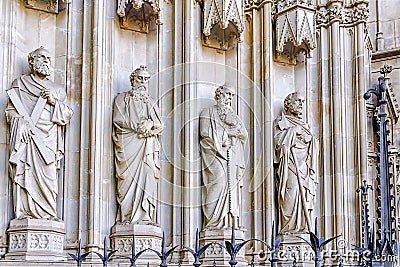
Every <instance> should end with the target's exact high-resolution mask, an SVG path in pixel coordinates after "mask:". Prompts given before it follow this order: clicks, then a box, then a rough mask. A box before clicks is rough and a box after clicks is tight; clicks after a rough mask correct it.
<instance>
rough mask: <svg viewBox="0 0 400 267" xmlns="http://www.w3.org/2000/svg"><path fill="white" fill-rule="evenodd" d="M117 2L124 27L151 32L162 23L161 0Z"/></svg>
mask: <svg viewBox="0 0 400 267" xmlns="http://www.w3.org/2000/svg"><path fill="white" fill-rule="evenodd" d="M117 4H118V9H117V14H118V16H119V21H120V26H121V28H122V29H125V30H131V31H136V32H141V33H149V32H150V31H154V30H156V29H157V25H161V24H162V19H161V5H160V1H159V0H118V3H117Z"/></svg>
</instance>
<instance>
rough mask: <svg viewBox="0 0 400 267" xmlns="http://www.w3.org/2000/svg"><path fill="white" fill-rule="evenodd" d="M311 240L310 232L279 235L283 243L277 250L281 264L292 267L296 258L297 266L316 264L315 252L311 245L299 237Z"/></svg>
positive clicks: (279, 263) (311, 266) (310, 266)
mask: <svg viewBox="0 0 400 267" xmlns="http://www.w3.org/2000/svg"><path fill="white" fill-rule="evenodd" d="M297 236H301V237H302V238H304V239H306V240H309V238H310V235H309V234H285V235H279V237H280V238H281V240H282V243H281V245H280V246H279V248H278V251H277V257H278V258H279V259H280V261H278V265H279V266H285V267H286V266H287V267H289V266H290V267H292V266H293V262H294V260H296V262H297V266H304V267H313V266H314V252H313V250H312V249H311V247H310V246H309V245H308V244H307V243H306V242H305V241H303V240H301V239H300V238H298V237H297Z"/></svg>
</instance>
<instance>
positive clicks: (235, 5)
mask: <svg viewBox="0 0 400 267" xmlns="http://www.w3.org/2000/svg"><path fill="white" fill-rule="evenodd" d="M198 2H200V3H201V4H202V6H203V25H204V26H203V34H204V41H205V44H206V45H207V46H211V47H214V48H217V49H222V50H229V49H231V48H233V47H234V46H235V45H236V43H238V42H241V41H242V33H243V31H244V21H243V13H244V6H243V0H198Z"/></svg>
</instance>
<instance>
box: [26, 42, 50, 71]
mask: <svg viewBox="0 0 400 267" xmlns="http://www.w3.org/2000/svg"><path fill="white" fill-rule="evenodd" d="M42 52H46V53H47V54H50V52H49V51H48V50H47V49H46V48H44V47H43V46H41V47H39V48H37V49H35V50H33V51H32V52H30V53H29V54H28V64H29V68H30V69H31V71H33V60H34V59H35V57H36V56H37V55H40V54H41V53H42Z"/></svg>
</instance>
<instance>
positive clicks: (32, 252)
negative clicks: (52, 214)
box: [6, 219, 65, 261]
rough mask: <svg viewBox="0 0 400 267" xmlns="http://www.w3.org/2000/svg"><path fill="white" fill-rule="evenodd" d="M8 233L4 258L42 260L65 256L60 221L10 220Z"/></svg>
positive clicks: (58, 258)
mask: <svg viewBox="0 0 400 267" xmlns="http://www.w3.org/2000/svg"><path fill="white" fill-rule="evenodd" d="M8 234H9V244H8V253H7V254H6V259H10V260H36V261H43V260H63V259H64V258H65V255H64V253H63V244H64V223H62V222H58V221H51V220H43V219H24V220H12V221H11V222H10V227H9V229H8ZM43 255H46V258H43Z"/></svg>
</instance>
